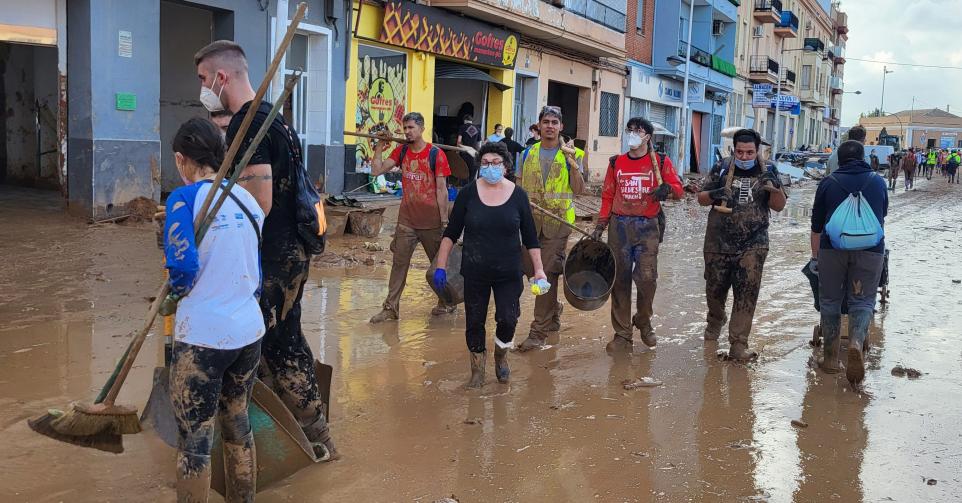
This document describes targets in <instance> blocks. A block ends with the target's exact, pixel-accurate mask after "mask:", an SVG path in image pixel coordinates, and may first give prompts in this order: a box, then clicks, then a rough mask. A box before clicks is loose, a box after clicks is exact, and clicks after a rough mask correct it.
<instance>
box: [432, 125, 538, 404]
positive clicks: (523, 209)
mask: <svg viewBox="0 0 962 503" xmlns="http://www.w3.org/2000/svg"><path fill="white" fill-rule="evenodd" d="M478 159H479V161H480V165H481V169H480V170H479V172H478V174H479V176H478V179H477V180H476V181H474V182H471V183H469V184H468V185H467V186H466V187H464V188H463V189H461V192H459V193H458V197H457V199H455V201H454V209H453V210H452V211H451V217H450V220H449V223H448V227H447V228H446V229H445V231H444V239H443V240H442V241H441V249H440V251H439V252H438V263H437V270H436V271H435V275H434V286H435V288H436V289H438V290H441V289H443V288H444V285H445V283H446V281H447V273H446V272H445V268H446V267H447V263H448V255H449V254H450V253H451V248H452V247H453V246H454V242H455V241H456V240H457V239H458V238H459V237H461V233H462V232H463V233H464V248H463V251H462V253H461V275H462V276H463V277H464V313H465V329H464V335H465V339H466V340H467V343H468V350H469V351H470V355H471V378H470V379H469V380H468V383H467V387H468V388H479V387H481V386H482V385H483V384H484V362H485V356H486V355H487V353H486V350H485V338H486V336H485V330H484V322H485V319H486V318H487V316H488V304H489V301H490V299H491V293H492V292H493V293H494V304H495V313H494V319H495V321H496V322H497V331H496V335H497V339H496V340H495V343H496V348H495V351H494V361H495V374H496V375H497V377H498V381H499V382H501V383H506V382H508V376H509V374H510V370H509V369H508V360H507V356H508V350H509V349H511V346H512V344H513V341H514V330H515V327H516V326H517V324H518V317H519V316H520V315H521V300H520V299H521V293H522V292H523V291H524V283H523V282H522V272H521V253H522V252H523V250H522V249H521V247H522V245H523V246H524V248H526V249H527V253H528V254H529V255H530V256H531V262H532V263H533V264H534V270H535V273H534V277H533V278H532V281H537V280H539V279H541V280H544V279H546V276H545V273H544V268H543V266H542V264H541V245H540V244H539V243H538V233H537V231H536V230H535V225H534V219H533V218H532V216H531V205H530V203H529V202H528V194H527V193H526V192H525V191H524V190H522V189H521V188H520V187H517V186H516V185H515V184H514V183H513V182H511V181H510V180H508V179H507V178H506V175H508V176H510V174H511V173H512V172H513V170H512V166H511V154H510V153H509V152H508V149H507V147H506V146H505V145H504V144H503V143H497V142H495V143H486V144H484V145H482V146H481V149H480V150H479V151H478ZM519 236H520V238H519Z"/></svg>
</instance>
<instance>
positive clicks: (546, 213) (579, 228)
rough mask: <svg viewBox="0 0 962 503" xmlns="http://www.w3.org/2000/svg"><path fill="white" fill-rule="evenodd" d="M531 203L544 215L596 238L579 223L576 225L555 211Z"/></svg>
mask: <svg viewBox="0 0 962 503" xmlns="http://www.w3.org/2000/svg"><path fill="white" fill-rule="evenodd" d="M529 204H530V205H531V207H532V208H534V209H536V210H538V211H540V212H541V213H544V215H545V216H546V217H548V218H552V219H554V220H557V221H559V222H561V223H562V224H564V225H567V226H568V227H571V228H572V229H574V230H576V231H578V232H580V233H582V234H584V235H585V236H587V237H588V238H590V239H594V238H592V237H591V234H588V233H587V232H586V231H585V230H584V229H582V228H581V227H578V226H577V225H575V224H573V223H571V222H569V221H567V220H565V219H563V218H561V217H559V216H558V215H555V214H554V213H551V212H550V211H548V210H546V209H544V208H542V207H541V206H538V205H537V204H534V203H531V202H529Z"/></svg>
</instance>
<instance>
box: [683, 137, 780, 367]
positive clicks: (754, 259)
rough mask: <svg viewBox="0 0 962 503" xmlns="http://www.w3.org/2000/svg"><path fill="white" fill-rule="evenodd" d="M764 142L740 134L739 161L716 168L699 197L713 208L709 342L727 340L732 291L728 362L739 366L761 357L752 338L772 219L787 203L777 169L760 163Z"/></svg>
mask: <svg viewBox="0 0 962 503" xmlns="http://www.w3.org/2000/svg"><path fill="white" fill-rule="evenodd" d="M761 141H762V139H761V136H760V135H759V134H758V133H757V132H756V131H753V130H751V129H740V130H738V131H736V132H735V135H734V136H733V137H732V143H733V144H734V156H732V157H726V158H724V159H722V160H720V161H718V163H716V164H715V166H714V167H713V168H712V170H711V172H709V175H708V181H707V182H706V183H705V185H704V186H703V187H702V189H701V192H699V193H698V204H700V205H702V206H711V207H712V209H711V211H709V213H708V227H707V229H706V231H705V247H704V253H705V296H706V297H707V303H708V315H707V326H706V327H705V341H706V342H711V341H717V340H718V338H719V337H720V336H721V329H722V326H723V325H724V324H725V321H726V318H727V316H726V314H725V301H726V300H727V298H728V291H729V290H731V291H732V293H733V294H734V297H735V299H734V303H733V305H732V315H731V322H730V323H729V324H728V341H729V343H730V344H731V347H730V349H729V351H728V357H729V359H731V360H734V361H739V362H746V361H750V360H752V359H754V358H755V357H756V356H757V354H756V353H754V352H752V351H749V349H748V336H749V334H751V331H752V319H753V318H754V316H755V305H756V303H757V302H758V292H759V290H760V289H761V286H762V270H763V268H764V266H765V258H766V257H767V256H768V223H769V213H770V210H774V211H782V210H783V209H784V208H785V203H786V198H787V196H786V195H785V191H784V190H782V183H781V180H780V179H779V175H778V170H777V169H775V165H774V164H772V163H771V162H767V161H762V160H761V159H759V157H758V147H759V145H760V144H761Z"/></svg>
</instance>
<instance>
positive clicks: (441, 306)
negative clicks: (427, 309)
mask: <svg viewBox="0 0 962 503" xmlns="http://www.w3.org/2000/svg"><path fill="white" fill-rule="evenodd" d="M455 309H457V306H449V305H447V304H445V303H444V302H442V301H440V300H439V301H438V305H436V306H434V307H433V308H431V316H442V315H445V314H451V313H453V312H454V310H455Z"/></svg>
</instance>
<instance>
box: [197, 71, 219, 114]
mask: <svg viewBox="0 0 962 503" xmlns="http://www.w3.org/2000/svg"><path fill="white" fill-rule="evenodd" d="M216 81H217V77H214V82H216ZM223 92H224V86H221V88H220V92H219V93H217V94H214V91H213V90H211V89H210V88H209V87H206V86H201V88H200V104H201V105H204V108H206V109H207V111H208V112H220V111H221V110H223V109H224V104H223V103H221V101H220V95H221V94H223Z"/></svg>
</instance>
